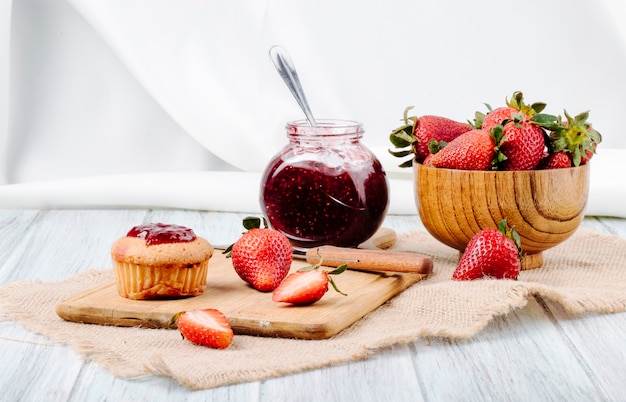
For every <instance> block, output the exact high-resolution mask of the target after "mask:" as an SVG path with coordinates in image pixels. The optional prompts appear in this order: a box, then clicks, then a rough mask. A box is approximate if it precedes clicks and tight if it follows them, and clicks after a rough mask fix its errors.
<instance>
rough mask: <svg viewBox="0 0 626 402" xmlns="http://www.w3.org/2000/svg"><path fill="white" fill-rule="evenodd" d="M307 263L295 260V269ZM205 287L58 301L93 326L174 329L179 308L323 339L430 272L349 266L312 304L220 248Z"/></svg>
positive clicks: (239, 329)
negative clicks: (150, 296) (289, 296)
mask: <svg viewBox="0 0 626 402" xmlns="http://www.w3.org/2000/svg"><path fill="white" fill-rule="evenodd" d="M306 265H309V264H307V263H306V262H304V261H299V260H294V261H293V263H292V267H291V271H292V272H293V271H296V270H298V269H299V268H302V267H304V266H306ZM208 271H209V272H208V275H207V287H206V290H205V291H204V293H203V294H202V295H200V296H197V297H189V298H181V299H169V300H130V299H127V298H124V297H121V296H119V294H118V292H117V287H116V285H115V282H114V281H111V282H107V283H105V284H103V285H100V286H97V287H95V288H91V289H88V290H86V291H84V292H81V293H79V294H77V295H75V296H72V297H70V298H69V299H67V300H65V301H63V302H61V303H59V305H57V314H58V315H59V316H61V317H62V318H64V319H66V320H69V321H75V322H85V323H90V324H103V325H118V326H143V327H149V328H175V323H173V317H174V315H176V314H177V313H179V312H181V311H188V310H195V309H202V308H215V309H218V310H220V311H221V312H222V313H224V314H225V315H226V317H227V318H228V321H229V323H230V325H231V326H232V327H233V331H234V332H235V333H237V334H248V335H262V336H272V337H286V338H300V339H325V338H329V337H331V336H333V335H335V334H337V333H339V332H340V331H342V330H343V329H345V328H347V327H348V326H350V325H351V324H353V323H354V322H356V321H357V320H359V319H360V318H362V317H363V316H365V315H366V314H367V313H369V312H371V311H372V310H374V309H376V308H377V307H378V306H380V305H381V304H383V303H384V302H386V301H387V300H389V299H390V298H392V297H393V296H395V295H396V294H398V293H400V292H401V291H403V290H404V289H406V288H407V287H408V286H410V285H412V284H413V283H415V282H417V281H419V280H421V279H423V278H424V277H426V275H420V274H398V273H395V274H394V273H383V272H359V271H353V270H347V271H345V272H344V273H342V274H341V275H340V276H337V277H336V278H335V282H336V283H337V285H338V287H339V288H340V289H341V291H342V292H344V293H346V294H347V295H348V296H343V295H341V294H339V293H337V292H335V291H334V290H333V289H332V287H331V288H330V289H329V291H328V292H327V293H326V294H325V295H324V297H323V298H322V299H321V300H320V301H318V302H317V303H315V304H312V305H310V306H293V305H289V304H285V303H277V302H274V301H272V294H271V292H259V291H257V290H255V289H254V288H252V287H251V286H249V285H248V284H246V283H245V282H244V281H242V280H241V278H239V276H238V275H237V273H236V272H235V270H234V268H233V266H232V261H231V259H229V258H226V257H225V256H224V254H222V253H221V251H220V250H216V252H215V253H214V254H213V256H212V257H211V259H210V260H209V270H208Z"/></svg>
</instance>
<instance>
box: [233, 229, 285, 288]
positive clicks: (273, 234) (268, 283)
mask: <svg viewBox="0 0 626 402" xmlns="http://www.w3.org/2000/svg"><path fill="white" fill-rule="evenodd" d="M260 222H261V220H260V219H258V218H246V219H244V227H245V228H246V229H248V231H246V232H245V233H244V234H243V235H242V236H241V237H240V238H239V240H237V241H236V242H235V244H233V245H232V247H229V248H228V249H227V250H226V251H224V253H225V254H229V255H230V257H231V258H232V260H233V267H234V268H235V272H237V274H238V275H239V277H240V278H241V279H243V280H244V281H245V282H247V283H249V284H250V285H251V286H252V287H253V288H255V289H256V290H259V291H262V292H269V291H271V290H274V289H275V288H276V287H277V286H278V284H279V283H280V282H281V281H282V280H283V279H284V278H285V276H286V275H287V273H289V268H290V267H291V261H292V257H293V251H292V248H291V243H289V240H288V239H287V237H286V236H285V235H284V234H282V233H281V232H279V231H277V230H274V229H271V228H269V227H267V222H266V221H265V219H263V222H264V227H260V226H261V225H260Z"/></svg>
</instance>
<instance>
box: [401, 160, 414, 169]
mask: <svg viewBox="0 0 626 402" xmlns="http://www.w3.org/2000/svg"><path fill="white" fill-rule="evenodd" d="M411 166H413V158H411V159H409V160H408V161H405V162H402V163H401V164H399V165H398V167H401V168H409V167H411Z"/></svg>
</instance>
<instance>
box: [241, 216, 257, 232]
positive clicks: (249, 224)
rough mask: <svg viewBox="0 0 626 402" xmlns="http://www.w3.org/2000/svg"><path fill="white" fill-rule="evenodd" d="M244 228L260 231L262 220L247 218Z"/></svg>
mask: <svg viewBox="0 0 626 402" xmlns="http://www.w3.org/2000/svg"><path fill="white" fill-rule="evenodd" d="M243 227H244V228H246V229H247V230H250V229H259V228H260V227H261V218H258V217H256V216H247V217H245V218H244V219H243Z"/></svg>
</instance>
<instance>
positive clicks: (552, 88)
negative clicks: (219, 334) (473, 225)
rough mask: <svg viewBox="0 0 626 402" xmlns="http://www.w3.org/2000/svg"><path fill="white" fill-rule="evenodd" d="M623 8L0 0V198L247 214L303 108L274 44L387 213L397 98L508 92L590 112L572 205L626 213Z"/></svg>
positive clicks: (321, 0)
mask: <svg viewBox="0 0 626 402" xmlns="http://www.w3.org/2000/svg"><path fill="white" fill-rule="evenodd" d="M625 4H626V2H624V1H623V0H595V1H592V0H552V1H543V0H528V1H526V2H523V3H521V2H516V1H510V0H481V1H476V2H465V1H460V0H442V1H423V0H417V1H410V0H390V1H385V2H363V1H356V0H343V1H334V0H316V1H312V0H305V1H287V0H232V1H219V0H196V1H193V0H181V1H164V0H131V1H129V0H13V1H11V0H0V58H2V63H1V64H0V158H1V159H0V160H1V164H0V182H1V183H2V184H3V185H2V186H0V207H19V206H32V207H47V206H50V207H63V206H68V207H74V206H112V207H116V206H135V205H141V206H150V205H152V206H172V207H193V208H201V209H217V210H234V209H237V210H246V211H251V212H255V211H257V210H258V201H257V199H258V185H259V184H258V178H259V174H260V172H261V171H262V170H263V168H264V167H265V164H266V163H267V162H268V160H269V159H270V158H271V156H272V155H273V154H274V153H276V152H277V151H278V150H279V149H280V148H281V147H282V146H283V145H284V144H285V143H286V138H285V134H284V130H283V127H284V124H285V122H286V121H288V120H293V119H299V118H302V117H303V116H302V113H301V111H300V110H299V109H298V107H297V105H296V103H295V101H294V100H293V98H292V97H291V94H290V93H289V92H288V90H287V89H286V87H285V86H284V84H283V83H282V81H281V80H280V78H279V76H278V75H277V73H276V72H275V71H274V68H273V66H272V64H271V63H270V61H269V58H268V56H267V52H268V50H269V48H270V47H271V46H272V45H275V44H281V45H283V46H284V47H285V48H287V49H288V50H289V52H290V53H291V56H292V58H293V60H294V62H295V64H296V67H297V68H298V72H299V75H300V78H301V80H302V82H303V84H304V86H305V91H306V92H307V95H308V98H309V103H310V104H311V106H312V108H313V112H314V114H315V115H316V116H317V117H320V118H321V117H326V118H346V119H353V120H360V121H362V122H363V124H364V126H365V129H366V133H365V137H364V143H365V144H366V145H368V146H369V147H370V148H372V149H373V150H374V151H375V152H376V154H377V155H378V156H379V157H380V158H381V160H383V163H384V165H385V168H386V169H387V171H388V173H389V175H390V178H391V179H392V183H391V184H392V188H391V193H392V204H391V208H390V212H392V213H415V208H414V205H413V198H412V184H411V181H410V180H411V173H410V171H406V170H400V169H398V168H397V163H398V161H396V160H394V159H393V158H391V157H390V156H389V155H388V153H387V149H388V148H389V142H388V134H389V132H390V130H391V129H393V128H395V127H396V126H397V125H398V124H399V123H400V118H401V116H402V111H403V109H404V108H405V106H407V105H415V109H414V111H415V113H416V114H438V115H443V116H448V117H451V118H455V119H458V120H467V119H471V118H472V117H473V112H474V111H475V110H477V109H483V110H484V106H483V103H490V104H492V105H495V104H498V103H502V102H503V101H504V98H505V97H507V96H510V95H511V94H512V93H513V91H515V90H521V91H523V92H524V94H525V97H526V100H527V101H544V102H546V103H548V111H550V112H552V113H562V112H563V108H566V109H567V110H568V112H571V113H579V112H582V111H585V110H591V117H590V120H591V121H592V122H593V124H594V127H596V128H597V129H598V130H599V131H600V132H601V133H602V134H603V136H604V142H603V143H602V144H601V146H600V149H599V154H598V155H597V156H596V158H595V159H594V160H593V162H592V163H593V165H592V195H591V196H590V205H589V208H588V213H590V214H598V215H615V216H626V210H625V208H626V207H624V206H623V205H617V203H616V202H615V201H614V200H616V199H624V196H626V179H625V178H624V174H623V173H624V169H623V168H621V163H619V162H620V160H622V159H624V157H626V135H625V133H624V128H623V111H624V110H626V96H624V94H626V79H624V72H625V71H626V5H625ZM217 185H221V186H226V188H231V189H234V188H235V187H237V190H230V192H229V191H215V190H213V189H214V188H215V186H217ZM209 186H210V187H211V188H210V189H209V188H208V187H209ZM172 189H177V190H181V191H182V192H181V193H180V195H179V196H175V194H174V191H172ZM165 193H167V196H165V195H164V194H165ZM233 195H235V196H237V197H240V198H241V199H243V200H244V201H238V202H233V201H232V199H233Z"/></svg>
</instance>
